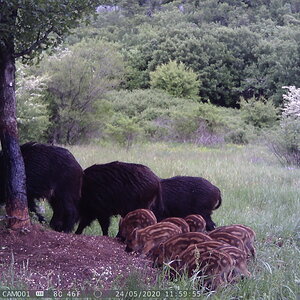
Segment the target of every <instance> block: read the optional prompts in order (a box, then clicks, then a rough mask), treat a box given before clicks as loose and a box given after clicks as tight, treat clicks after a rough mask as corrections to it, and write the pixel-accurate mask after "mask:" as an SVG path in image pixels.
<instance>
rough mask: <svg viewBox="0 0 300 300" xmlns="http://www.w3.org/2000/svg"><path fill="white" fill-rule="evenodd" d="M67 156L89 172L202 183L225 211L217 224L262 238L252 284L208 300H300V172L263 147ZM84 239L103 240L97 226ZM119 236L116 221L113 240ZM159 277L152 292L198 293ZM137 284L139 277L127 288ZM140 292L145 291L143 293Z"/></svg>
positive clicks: (100, 149) (188, 283) (155, 147)
mask: <svg viewBox="0 0 300 300" xmlns="http://www.w3.org/2000/svg"><path fill="white" fill-rule="evenodd" d="M69 149H70V151H71V152H72V153H73V154H74V155H75V157H76V158H77V159H78V161H79V163H80V164H81V165H82V166H83V168H86V167H88V166H90V165H92V164H94V163H106V162H110V161H113V160H119V161H125V162H136V163H141V164H145V165H147V166H149V167H150V168H151V169H152V170H153V171H154V172H155V173H156V174H157V175H158V176H160V177H162V178H166V177H172V176H175V175H190V176H201V177H204V178H206V179H208V180H210V181H211V182H212V183H213V184H215V185H217V186H218V187H219V188H220V190H221V192H222V197H223V204H222V206H221V207H220V208H219V209H218V210H217V211H215V212H214V214H213V220H214V221H215V222H216V223H217V225H227V224H235V223H242V224H245V225H249V226H251V227H252V228H253V229H254V230H255V231H256V233H257V241H256V248H257V259H256V261H255V262H252V263H251V264H250V266H249V270H250V272H251V273H252V277H251V278H250V279H246V280H243V281H240V282H239V283H237V284H235V285H231V286H228V287H226V288H224V289H222V290H221V291H219V292H217V293H208V294H205V295H203V299H205V298H209V299H222V300H223V299H226V300H227V299H255V300H257V299H300V250H299V248H300V220H299V219H300V169H296V168H285V167H283V166H281V165H280V164H279V163H278V161H277V160H276V158H275V157H274V156H273V155H272V154H271V153H270V152H269V151H268V149H266V148H264V147H261V146H246V147H238V146H226V147H223V148H216V149H208V148H200V147H196V146H192V145H173V144H172V145H170V144H168V145H167V144H149V145H138V146H135V147H133V148H132V149H131V150H130V151H126V150H124V149H121V148H118V147H116V146H100V145H99V146H97V145H93V146H73V147H70V148H69ZM84 233H85V234H101V229H100V227H99V225H98V224H97V223H96V222H94V223H93V224H92V226H91V227H90V228H87V229H86V230H85V232H84ZM116 233H117V220H116V219H114V220H113V222H112V225H111V227H110V235H112V236H114V235H115V234H116ZM162 278H163V274H162V275H161V277H160V278H158V283H157V286H156V287H155V288H157V289H163V288H176V289H180V290H187V289H193V288H194V281H193V280H190V279H187V278H186V277H182V278H179V279H178V280H177V281H175V282H165V281H163V280H162ZM132 284H138V281H137V282H136V278H134V276H133V278H131V279H129V280H128V286H130V285H132ZM141 288H142V286H141Z"/></svg>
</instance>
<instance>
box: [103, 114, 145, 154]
mask: <svg viewBox="0 0 300 300" xmlns="http://www.w3.org/2000/svg"><path fill="white" fill-rule="evenodd" d="M141 132H142V129H141V127H140V125H139V123H138V120H137V119H136V118H130V117H128V116H126V115H122V114H116V115H115V116H114V118H113V121H112V122H111V123H109V124H107V127H106V130H105V133H106V135H107V136H108V137H109V138H110V139H112V140H113V141H115V142H116V143H118V144H119V145H121V146H123V147H126V149H127V150H128V149H129V148H130V147H131V146H132V144H133V143H134V142H135V141H136V140H137V138H138V136H139V135H140V134H141Z"/></svg>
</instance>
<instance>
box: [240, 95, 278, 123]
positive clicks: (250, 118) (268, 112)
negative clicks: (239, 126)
mask: <svg viewBox="0 0 300 300" xmlns="http://www.w3.org/2000/svg"><path fill="white" fill-rule="evenodd" d="M240 107H241V114H242V118H243V120H244V121H245V123H246V124H249V125H252V126H254V127H255V128H257V129H264V128H271V127H273V126H274V125H276V123H277V122H278V108H277V107H275V105H274V103H273V102H272V101H270V100H267V99H265V98H264V97H260V98H259V99H256V98H255V97H253V98H250V99H247V100H246V99H244V98H241V99H240Z"/></svg>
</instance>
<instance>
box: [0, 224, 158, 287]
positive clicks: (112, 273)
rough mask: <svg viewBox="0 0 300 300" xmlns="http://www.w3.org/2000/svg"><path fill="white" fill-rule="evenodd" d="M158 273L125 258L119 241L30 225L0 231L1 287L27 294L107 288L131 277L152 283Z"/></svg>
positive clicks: (134, 257) (132, 256)
mask: <svg viewBox="0 0 300 300" xmlns="http://www.w3.org/2000/svg"><path fill="white" fill-rule="evenodd" d="M156 273H157V270H156V269H153V268H152V267H151V263H150V261H148V260H145V259H142V258H140V257H138V256H137V255H135V254H132V253H126V252H125V245H124V244H123V243H121V242H120V241H119V240H118V239H117V238H111V237H106V236H87V235H75V234H66V233H59V232H55V231H52V230H49V229H45V228H43V227H42V226H41V225H33V226H32V227H31V229H30V230H29V231H24V232H13V231H11V230H8V229H0V286H1V285H2V287H3V286H10V285H11V284H13V283H14V284H15V285H16V286H17V287H19V288H20V287H21V286H20V284H24V287H26V288H29V289H61V290H66V289H72V288H73V289H75V288H79V289H95V288H102V289H109V288H113V287H115V286H116V285H117V286H118V288H120V287H122V285H124V284H125V282H126V279H128V276H129V275H130V274H131V276H132V274H140V275H139V280H141V281H143V282H145V284H153V282H154V281H155V277H156Z"/></svg>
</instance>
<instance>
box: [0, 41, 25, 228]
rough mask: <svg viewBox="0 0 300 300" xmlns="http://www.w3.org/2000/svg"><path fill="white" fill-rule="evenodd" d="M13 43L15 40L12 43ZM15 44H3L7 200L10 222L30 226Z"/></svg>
mask: <svg viewBox="0 0 300 300" xmlns="http://www.w3.org/2000/svg"><path fill="white" fill-rule="evenodd" d="M12 45H13V43H12ZM13 53H14V48H13V46H7V45H5V46H4V45H1V46H0V139H1V146H2V151H3V158H4V166H5V170H2V171H3V172H4V174H5V176H4V177H5V187H4V189H5V200H6V212H7V215H8V226H9V228H11V229H17V230H18V229H22V228H26V227H29V226H30V219H29V214H28V205H27V196H26V178H25V168H24V161H23V157H22V154H21V151H20V146H19V142H18V129H17V120H16V97H15V59H14V57H13Z"/></svg>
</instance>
